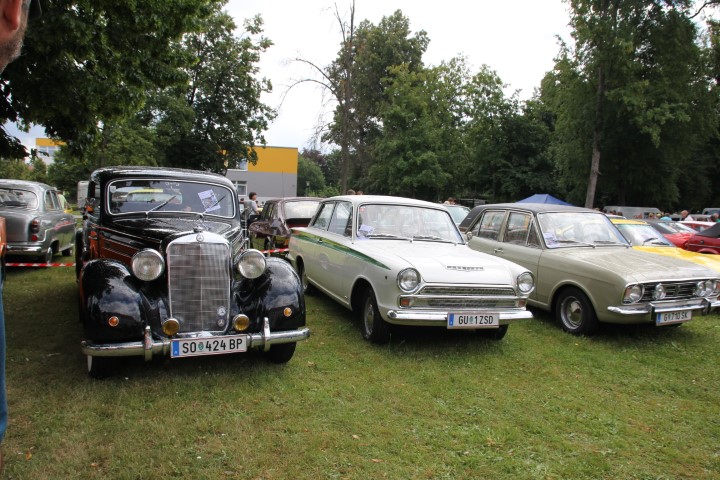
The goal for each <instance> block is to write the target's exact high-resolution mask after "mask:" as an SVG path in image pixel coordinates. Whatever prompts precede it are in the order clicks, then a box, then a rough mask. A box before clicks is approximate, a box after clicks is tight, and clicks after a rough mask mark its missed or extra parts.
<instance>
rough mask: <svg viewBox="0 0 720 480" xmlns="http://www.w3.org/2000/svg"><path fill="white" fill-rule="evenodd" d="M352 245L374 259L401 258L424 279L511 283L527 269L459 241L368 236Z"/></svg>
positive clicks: (433, 280) (427, 280) (432, 280)
mask: <svg viewBox="0 0 720 480" xmlns="http://www.w3.org/2000/svg"><path fill="white" fill-rule="evenodd" d="M360 243H361V244H362V245H359V244H360ZM355 246H356V247H359V249H361V250H364V251H365V253H367V254H368V255H370V256H372V257H374V258H376V259H380V258H383V257H388V256H391V257H395V258H400V259H402V260H404V261H405V262H407V266H408V267H415V268H416V269H417V270H418V271H419V272H420V275H421V276H422V278H423V280H424V281H425V282H427V283H481V284H488V285H511V286H513V287H514V286H515V278H516V276H517V275H518V274H519V273H521V272H522V271H525V270H526V269H525V268H523V267H520V266H518V265H515V264H513V263H511V262H508V261H506V260H503V259H501V258H496V257H493V256H491V255H486V254H484V253H481V252H477V251H475V250H472V249H471V248H470V247H468V246H467V245H462V244H458V245H453V244H450V243H439V242H423V241H414V242H412V243H410V242H407V241H398V240H370V241H367V242H365V241H363V242H358V243H356V244H355ZM513 270H515V271H513Z"/></svg>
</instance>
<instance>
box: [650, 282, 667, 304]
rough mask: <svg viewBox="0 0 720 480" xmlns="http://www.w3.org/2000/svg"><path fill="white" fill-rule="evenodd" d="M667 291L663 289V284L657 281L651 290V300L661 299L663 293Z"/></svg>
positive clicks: (663, 296) (663, 295)
mask: <svg viewBox="0 0 720 480" xmlns="http://www.w3.org/2000/svg"><path fill="white" fill-rule="evenodd" d="M666 294H667V292H666V291H665V286H664V285H663V284H662V283H658V284H657V286H656V287H655V290H653V295H652V297H653V300H662V299H663V298H665V295H666Z"/></svg>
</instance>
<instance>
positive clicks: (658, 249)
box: [610, 218, 720, 272]
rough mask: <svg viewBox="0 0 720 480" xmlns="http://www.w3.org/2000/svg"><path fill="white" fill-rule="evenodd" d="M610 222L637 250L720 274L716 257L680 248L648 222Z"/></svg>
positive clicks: (719, 262)
mask: <svg viewBox="0 0 720 480" xmlns="http://www.w3.org/2000/svg"><path fill="white" fill-rule="evenodd" d="M610 221H611V222H612V223H613V224H614V225H615V226H616V227H617V228H618V230H620V233H622V235H623V237H625V239H626V240H627V241H628V242H630V243H631V244H632V246H633V248H635V249H637V250H643V251H645V252H650V253H656V254H658V255H666V256H668V257H675V258H679V259H682V260H687V261H688V262H693V263H697V264H699V265H702V266H704V267H708V268H711V269H713V270H715V271H716V272H720V259H719V258H716V256H715V255H704V254H702V253H696V252H690V251H688V250H684V249H682V248H678V247H676V246H675V245H673V244H672V243H671V242H670V241H669V240H668V239H667V238H665V236H664V235H663V234H662V233H660V232H658V231H657V230H655V229H654V228H653V227H652V226H651V225H650V224H648V223H647V222H644V221H642V220H629V219H624V218H611V219H610Z"/></svg>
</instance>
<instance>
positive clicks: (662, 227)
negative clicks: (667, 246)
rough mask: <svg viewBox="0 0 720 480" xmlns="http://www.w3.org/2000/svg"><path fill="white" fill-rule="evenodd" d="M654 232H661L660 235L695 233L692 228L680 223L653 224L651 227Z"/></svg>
mask: <svg viewBox="0 0 720 480" xmlns="http://www.w3.org/2000/svg"><path fill="white" fill-rule="evenodd" d="M652 226H653V227H654V228H655V229H656V230H658V231H660V232H662V233H667V234H671V233H686V232H690V233H695V230H693V228H692V227H689V226H687V225H683V224H682V223H678V222H655V223H653V225H652Z"/></svg>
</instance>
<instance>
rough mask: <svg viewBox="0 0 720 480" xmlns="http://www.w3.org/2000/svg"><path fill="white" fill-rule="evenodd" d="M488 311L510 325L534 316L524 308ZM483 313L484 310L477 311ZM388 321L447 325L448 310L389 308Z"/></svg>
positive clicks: (437, 325)
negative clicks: (496, 314)
mask: <svg viewBox="0 0 720 480" xmlns="http://www.w3.org/2000/svg"><path fill="white" fill-rule="evenodd" d="M488 312H492V313H498V314H499V315H500V325H508V324H509V323H510V322H513V321H515V320H523V319H527V318H533V314H532V312H530V311H529V310H526V309H524V308H514V309H505V310H500V311H498V310H488ZM475 313H482V312H475ZM387 317H388V318H387V321H388V322H389V323H393V324H395V325H418V326H436V327H442V326H447V321H448V312H436V311H427V310H426V311H422V310H389V311H388V312H387Z"/></svg>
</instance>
